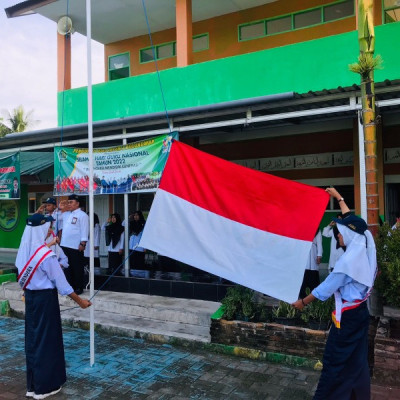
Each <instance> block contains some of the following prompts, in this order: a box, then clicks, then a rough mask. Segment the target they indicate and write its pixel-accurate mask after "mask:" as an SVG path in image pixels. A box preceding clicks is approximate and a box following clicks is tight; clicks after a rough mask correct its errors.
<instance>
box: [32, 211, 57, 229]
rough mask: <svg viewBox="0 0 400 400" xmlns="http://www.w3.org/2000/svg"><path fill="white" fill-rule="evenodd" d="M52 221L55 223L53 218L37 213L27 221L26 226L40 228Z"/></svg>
mask: <svg viewBox="0 0 400 400" xmlns="http://www.w3.org/2000/svg"><path fill="white" fill-rule="evenodd" d="M52 221H55V219H54V218H53V217H52V216H50V215H49V216H45V215H43V214H39V213H36V214H33V215H31V216H30V217H28V218H27V219H26V224H27V225H29V226H40V225H43V224H45V223H46V222H52Z"/></svg>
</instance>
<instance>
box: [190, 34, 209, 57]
mask: <svg viewBox="0 0 400 400" xmlns="http://www.w3.org/2000/svg"><path fill="white" fill-rule="evenodd" d="M203 36H206V37H207V47H206V48H205V49H200V50H193V53H199V52H200V51H205V50H210V35H209V33H208V32H206V33H200V34H199V35H194V36H193V38H192V41H194V40H195V39H197V38H200V37H203ZM192 46H193V42H192ZM193 49H194V46H193Z"/></svg>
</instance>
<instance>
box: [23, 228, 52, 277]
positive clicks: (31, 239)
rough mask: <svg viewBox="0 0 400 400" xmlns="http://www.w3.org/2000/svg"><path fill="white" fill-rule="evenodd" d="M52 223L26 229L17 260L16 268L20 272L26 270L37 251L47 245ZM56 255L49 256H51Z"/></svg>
mask: <svg viewBox="0 0 400 400" xmlns="http://www.w3.org/2000/svg"><path fill="white" fill-rule="evenodd" d="M49 227H50V222H46V223H44V224H43V225H39V226H30V225H27V226H26V227H25V230H24V233H23V235H22V238H21V244H20V245H19V249H18V253H17V258H16V260H15V266H16V267H17V268H18V272H21V270H22V269H23V268H24V266H25V265H26V263H27V262H28V260H29V259H30V258H31V257H32V255H33V254H34V253H35V251H36V250H37V249H38V248H39V247H40V246H43V245H44V244H45V240H46V236H47V233H48V231H49ZM51 255H55V254H54V253H53V254H51V253H50V254H49V255H48V257H49V256H51ZM46 258H47V257H46Z"/></svg>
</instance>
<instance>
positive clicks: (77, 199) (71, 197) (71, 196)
mask: <svg viewBox="0 0 400 400" xmlns="http://www.w3.org/2000/svg"><path fill="white" fill-rule="evenodd" d="M68 200H76V201H78V202H79V203H80V202H81V200H80V199H79V196H78V195H77V194H75V193H74V194H70V195H69V196H68Z"/></svg>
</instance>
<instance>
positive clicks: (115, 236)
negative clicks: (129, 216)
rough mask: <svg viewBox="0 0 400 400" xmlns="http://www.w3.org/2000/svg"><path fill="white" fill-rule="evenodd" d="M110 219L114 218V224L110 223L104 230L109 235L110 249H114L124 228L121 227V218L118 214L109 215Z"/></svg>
mask: <svg viewBox="0 0 400 400" xmlns="http://www.w3.org/2000/svg"><path fill="white" fill-rule="evenodd" d="M112 217H115V219H116V221H115V223H112V222H111V224H110V225H107V226H106V230H107V232H108V234H109V235H110V239H111V243H112V247H115V246H116V245H117V244H118V242H119V240H120V238H121V235H122V232H123V231H124V227H123V226H122V221H121V216H120V215H119V214H116V213H115V214H111V218H112Z"/></svg>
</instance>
